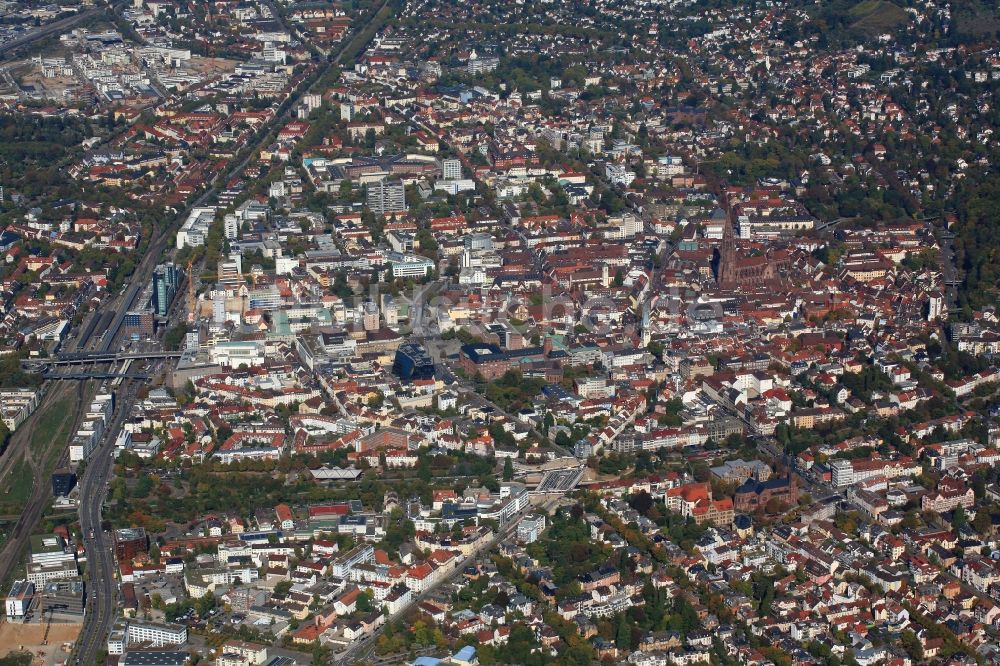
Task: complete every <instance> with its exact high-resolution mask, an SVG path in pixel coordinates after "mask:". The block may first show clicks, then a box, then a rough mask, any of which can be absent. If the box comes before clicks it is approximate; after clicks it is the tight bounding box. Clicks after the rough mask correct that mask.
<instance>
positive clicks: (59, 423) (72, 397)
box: [31, 391, 76, 475]
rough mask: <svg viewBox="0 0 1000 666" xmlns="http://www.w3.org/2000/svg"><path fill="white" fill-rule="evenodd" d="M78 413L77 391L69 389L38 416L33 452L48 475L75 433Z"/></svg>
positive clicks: (32, 434) (32, 435) (32, 441)
mask: <svg viewBox="0 0 1000 666" xmlns="http://www.w3.org/2000/svg"><path fill="white" fill-rule="evenodd" d="M75 414H76V392H75V391H67V392H66V393H65V394H64V395H61V396H59V399H58V400H56V401H55V402H53V403H52V404H51V405H50V406H49V407H48V409H46V410H45V412H44V413H43V414H40V415H39V417H38V424H37V425H36V426H35V431H34V432H33V433H31V452H32V455H34V457H35V459H36V460H38V461H39V462H41V464H42V469H44V470H45V473H46V475H48V474H49V473H51V472H52V471H53V470H54V469H55V467H56V465H57V464H58V463H59V458H60V457H61V456H62V452H63V451H64V450H65V448H66V445H67V443H68V442H69V437H70V435H71V434H72V433H73V426H74V425H75V424H74V417H75Z"/></svg>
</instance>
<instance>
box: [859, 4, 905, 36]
mask: <svg viewBox="0 0 1000 666" xmlns="http://www.w3.org/2000/svg"><path fill="white" fill-rule="evenodd" d="M850 13H851V17H853V18H854V19H855V21H854V25H853V27H855V28H858V29H859V30H864V31H865V32H872V33H877V32H885V31H886V30H892V29H893V28H895V27H897V26H899V25H900V24H901V23H903V22H905V21H906V12H905V11H903V9H902V7H900V6H899V5H897V4H895V3H892V2H889V0H862V1H861V2H859V3H858V4H856V5H854V6H853V7H851V12H850Z"/></svg>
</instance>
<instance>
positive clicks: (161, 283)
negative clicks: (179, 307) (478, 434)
mask: <svg viewBox="0 0 1000 666" xmlns="http://www.w3.org/2000/svg"><path fill="white" fill-rule="evenodd" d="M180 283H181V269H180V267H179V266H177V265H176V264H173V263H167V264H160V265H159V266H157V267H156V268H155V269H154V270H153V296H152V302H151V305H152V310H153V313H154V314H155V315H156V316H157V317H166V316H167V311H168V310H169V309H170V303H171V301H173V299H174V294H176V293H177V287H179V286H180Z"/></svg>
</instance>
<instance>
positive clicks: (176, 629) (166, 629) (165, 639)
mask: <svg viewBox="0 0 1000 666" xmlns="http://www.w3.org/2000/svg"><path fill="white" fill-rule="evenodd" d="M185 643H187V627H185V626H184V625H183V624H167V623H160V622H129V624H128V638H127V643H126V647H128V646H130V645H137V644H148V645H150V646H152V647H164V646H167V645H184V644H185Z"/></svg>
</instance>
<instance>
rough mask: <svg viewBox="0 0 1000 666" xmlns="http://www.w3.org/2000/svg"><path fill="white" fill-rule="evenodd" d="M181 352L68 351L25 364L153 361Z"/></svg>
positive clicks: (90, 363) (31, 360)
mask: <svg viewBox="0 0 1000 666" xmlns="http://www.w3.org/2000/svg"><path fill="white" fill-rule="evenodd" d="M180 356H181V353H180V352H142V353H139V354H122V353H116V352H67V353H65V354H57V355H56V356H53V357H51V358H31V359H26V360H25V361H24V363H25V365H33V366H36V367H37V366H58V365H92V364H96V363H118V362H120V361H151V360H157V359H164V358H180Z"/></svg>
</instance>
